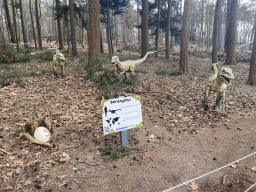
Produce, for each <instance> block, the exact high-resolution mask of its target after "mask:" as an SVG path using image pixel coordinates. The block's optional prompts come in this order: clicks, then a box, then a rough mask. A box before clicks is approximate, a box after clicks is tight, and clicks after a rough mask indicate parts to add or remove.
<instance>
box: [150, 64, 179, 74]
mask: <svg viewBox="0 0 256 192" xmlns="http://www.w3.org/2000/svg"><path fill="white" fill-rule="evenodd" d="M155 74H157V75H182V74H183V71H182V70H181V69H180V68H179V67H174V68H172V69H171V70H170V69H169V68H168V67H167V66H166V65H161V66H159V67H158V68H157V69H156V71H155Z"/></svg>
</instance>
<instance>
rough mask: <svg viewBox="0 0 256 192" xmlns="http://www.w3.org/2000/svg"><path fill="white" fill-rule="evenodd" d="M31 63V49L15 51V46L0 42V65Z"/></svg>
mask: <svg viewBox="0 0 256 192" xmlns="http://www.w3.org/2000/svg"><path fill="white" fill-rule="evenodd" d="M29 61H30V49H25V48H19V50H18V51H17V50H16V49H15V44H10V43H8V42H6V41H3V40H2V41H0V64H1V63H2V64H3V63H5V64H6V63H25V62H29Z"/></svg>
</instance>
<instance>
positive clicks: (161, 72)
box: [155, 65, 169, 75]
mask: <svg viewBox="0 0 256 192" xmlns="http://www.w3.org/2000/svg"><path fill="white" fill-rule="evenodd" d="M155 74H157V75H168V74H169V70H168V69H167V67H166V66H165V65H161V66H159V67H158V68H157V69H156V71H155Z"/></svg>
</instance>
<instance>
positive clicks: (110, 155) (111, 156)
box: [98, 146, 131, 163]
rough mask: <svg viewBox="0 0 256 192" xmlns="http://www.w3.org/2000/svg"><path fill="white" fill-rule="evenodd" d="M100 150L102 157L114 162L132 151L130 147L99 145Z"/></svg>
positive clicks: (106, 160) (105, 160)
mask: <svg viewBox="0 0 256 192" xmlns="http://www.w3.org/2000/svg"><path fill="white" fill-rule="evenodd" d="M98 150H99V152H101V154H100V156H101V157H102V159H103V161H104V162H106V163H107V162H112V161H117V160H118V159H119V158H122V157H124V156H125V155H126V154H127V153H129V152H130V151H131V148H130V147H124V146H121V147H112V146H106V147H99V149H98Z"/></svg>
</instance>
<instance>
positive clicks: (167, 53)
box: [165, 0, 172, 59]
mask: <svg viewBox="0 0 256 192" xmlns="http://www.w3.org/2000/svg"><path fill="white" fill-rule="evenodd" d="M171 7H172V0H168V13H167V24H166V31H165V58H166V59H169V58H170V26H171Z"/></svg>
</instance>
